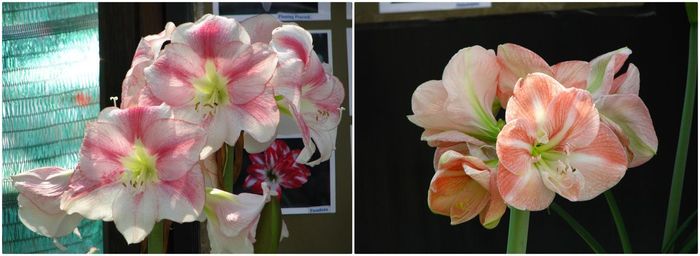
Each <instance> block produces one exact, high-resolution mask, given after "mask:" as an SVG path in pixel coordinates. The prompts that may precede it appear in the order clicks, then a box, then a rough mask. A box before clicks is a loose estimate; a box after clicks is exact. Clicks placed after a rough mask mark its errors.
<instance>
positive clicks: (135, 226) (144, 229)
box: [112, 187, 158, 244]
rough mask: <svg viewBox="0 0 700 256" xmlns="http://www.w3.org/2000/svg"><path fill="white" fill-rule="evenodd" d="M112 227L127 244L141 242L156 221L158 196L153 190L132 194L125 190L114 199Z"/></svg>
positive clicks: (147, 189)
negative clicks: (114, 227) (113, 226)
mask: <svg viewBox="0 0 700 256" xmlns="http://www.w3.org/2000/svg"><path fill="white" fill-rule="evenodd" d="M112 208H113V214H114V225H115V226H117V230H119V233H121V234H122V236H124V239H125V240H126V243H127V244H135V243H139V242H141V241H143V239H144V238H146V236H147V235H148V234H149V233H151V230H153V225H154V224H156V221H158V196H157V191H156V190H155V188H152V187H148V188H146V190H145V191H143V192H140V193H138V194H133V193H132V192H131V191H129V190H127V189H123V190H121V192H120V193H119V194H118V195H117V196H116V198H115V199H114V205H113V206H112Z"/></svg>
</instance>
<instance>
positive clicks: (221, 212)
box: [204, 184, 270, 253]
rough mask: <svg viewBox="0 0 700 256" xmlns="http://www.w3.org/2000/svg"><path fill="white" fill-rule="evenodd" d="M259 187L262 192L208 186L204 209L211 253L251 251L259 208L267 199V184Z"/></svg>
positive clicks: (268, 196)
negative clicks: (237, 190) (236, 192)
mask: <svg viewBox="0 0 700 256" xmlns="http://www.w3.org/2000/svg"><path fill="white" fill-rule="evenodd" d="M262 188H263V195H256V194H248V193H241V194H239V195H234V194H231V193H228V192H225V191H222V190H218V189H211V188H207V193H206V202H205V206H204V212H205V213H206V215H207V232H208V234H209V240H210V242H211V249H212V251H211V252H212V253H234V252H239V253H252V252H253V243H254V242H255V229H256V227H257V223H258V220H259V217H260V212H261V211H262V208H263V207H264V206H265V202H267V201H269V200H270V192H269V187H268V185H267V184H263V185H262Z"/></svg>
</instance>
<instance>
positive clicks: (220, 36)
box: [168, 14, 250, 59]
mask: <svg viewBox="0 0 700 256" xmlns="http://www.w3.org/2000/svg"><path fill="white" fill-rule="evenodd" d="M172 42H173V44H175V43H181V44H186V45H189V46H190V47H191V48H192V49H193V50H194V51H195V52H196V53H197V54H198V55H199V57H200V58H204V59H207V58H214V57H216V56H217V55H218V53H219V52H221V51H222V48H224V47H227V46H228V45H229V44H231V43H242V44H250V36H249V35H248V33H247V32H246V31H245V28H243V26H241V24H239V23H238V22H237V21H235V20H234V19H231V18H226V17H221V16H215V15H211V14H207V15H204V16H202V18H200V19H199V20H197V22H195V23H185V24H181V25H180V26H178V27H177V28H176V29H175V31H174V32H173V34H172ZM168 47H170V46H168Z"/></svg>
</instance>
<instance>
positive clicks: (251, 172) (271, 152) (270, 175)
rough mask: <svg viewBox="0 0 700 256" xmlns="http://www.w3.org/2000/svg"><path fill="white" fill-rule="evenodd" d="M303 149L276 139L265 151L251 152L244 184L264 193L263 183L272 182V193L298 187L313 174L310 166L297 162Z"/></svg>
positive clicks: (248, 187) (280, 192)
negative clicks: (290, 146)
mask: <svg viewBox="0 0 700 256" xmlns="http://www.w3.org/2000/svg"><path fill="white" fill-rule="evenodd" d="M300 152H301V150H299V149H295V150H291V149H290V148H289V146H287V143H285V142H284V141H283V140H276V141H275V142H274V143H272V145H270V147H268V148H267V149H266V150H265V151H264V152H261V153H257V154H250V155H249V156H248V157H249V158H250V162H251V163H250V165H249V166H248V177H246V179H245V182H244V186H245V187H246V188H247V189H251V190H252V191H254V192H255V193H258V194H262V187H261V184H262V183H263V182H267V183H268V184H270V190H271V192H272V195H275V193H276V195H282V187H284V188H298V187H301V186H302V185H304V183H306V181H307V180H308V177H309V176H310V175H311V171H310V170H309V167H308V166H306V165H304V164H301V163H297V162H296V158H297V156H299V153H300Z"/></svg>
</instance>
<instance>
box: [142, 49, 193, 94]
mask: <svg viewBox="0 0 700 256" xmlns="http://www.w3.org/2000/svg"><path fill="white" fill-rule="evenodd" d="M204 63H205V60H204V59H202V58H200V57H199V56H198V55H197V53H196V52H194V51H193V50H192V49H191V48H190V47H188V46H187V45H184V44H178V43H171V44H169V45H168V47H165V50H164V51H163V53H162V55H161V56H160V57H159V58H158V59H157V60H156V61H155V62H154V63H153V65H151V66H150V67H147V68H146V69H144V74H145V76H146V82H147V83H148V84H149V85H150V88H151V91H152V92H153V95H155V96H156V97H157V98H158V99H160V100H162V101H163V102H165V103H166V104H168V105H171V106H173V107H179V106H183V105H189V104H191V103H192V99H193V98H194V96H195V89H194V87H193V86H192V82H193V81H194V80H196V79H198V78H200V77H202V76H203V75H204V74H205V70H204Z"/></svg>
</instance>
